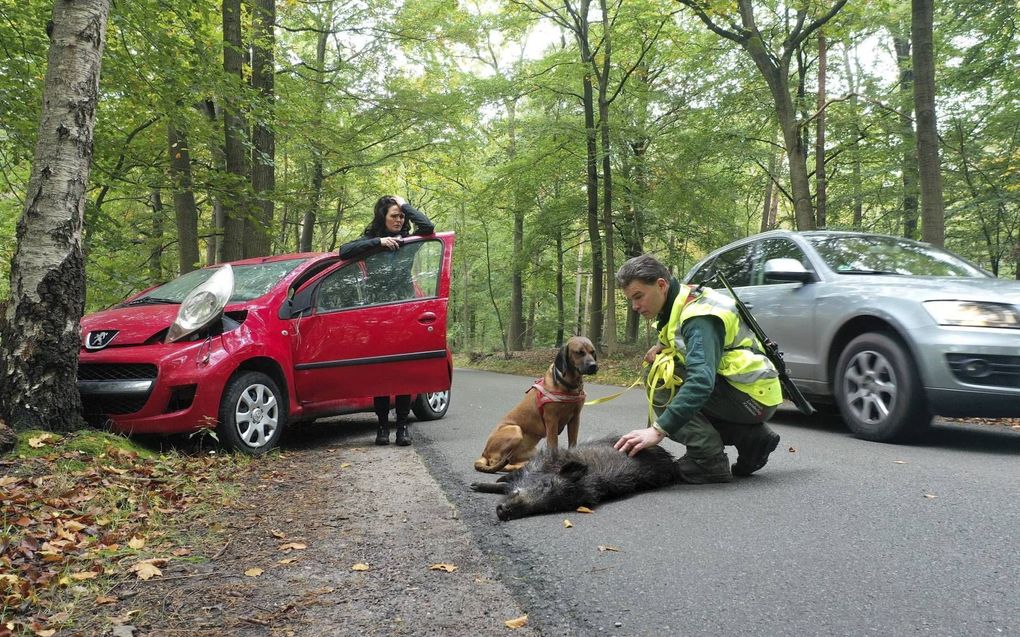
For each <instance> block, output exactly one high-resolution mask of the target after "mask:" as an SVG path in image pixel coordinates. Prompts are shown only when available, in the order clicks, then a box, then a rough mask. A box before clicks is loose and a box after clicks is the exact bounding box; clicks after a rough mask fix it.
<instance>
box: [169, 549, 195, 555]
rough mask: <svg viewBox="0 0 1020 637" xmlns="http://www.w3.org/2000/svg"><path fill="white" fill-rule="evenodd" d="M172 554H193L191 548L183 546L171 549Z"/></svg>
mask: <svg viewBox="0 0 1020 637" xmlns="http://www.w3.org/2000/svg"><path fill="white" fill-rule="evenodd" d="M170 554H171V555H173V556H175V557H184V556H185V555H191V549H186V548H184V547H181V548H179V549H174V550H172V551H170Z"/></svg>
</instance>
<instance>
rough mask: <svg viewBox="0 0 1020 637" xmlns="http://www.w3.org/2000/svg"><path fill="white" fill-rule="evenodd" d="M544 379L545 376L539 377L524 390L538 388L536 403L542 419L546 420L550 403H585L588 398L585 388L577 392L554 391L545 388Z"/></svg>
mask: <svg viewBox="0 0 1020 637" xmlns="http://www.w3.org/2000/svg"><path fill="white" fill-rule="evenodd" d="M544 381H545V377H542V378H539V379H538V380H536V381H535V382H534V383H533V384H532V385H531V387H529V388H528V390H527V391H526V392H524V393H525V394H526V393H528V392H529V391H531V390H532V389H535V390H537V391H536V393H535V404H536V406H537V407H538V415H539V416H541V417H542V420H545V406H546V404H548V403H583V402H584V399H585V398H587V396H585V393H584V390H583V389H582V390H581V391H580V393H577V394H568V393H567V392H562V391H553V390H551V389H546V388H545V382H544Z"/></svg>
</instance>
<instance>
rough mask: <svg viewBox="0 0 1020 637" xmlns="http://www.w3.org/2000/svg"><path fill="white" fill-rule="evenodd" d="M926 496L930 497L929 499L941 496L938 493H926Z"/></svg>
mask: <svg viewBox="0 0 1020 637" xmlns="http://www.w3.org/2000/svg"><path fill="white" fill-rule="evenodd" d="M924 497H926V498H928V499H929V500H934V499H935V498H937V497H939V496H937V495H935V494H933V493H925V494H924Z"/></svg>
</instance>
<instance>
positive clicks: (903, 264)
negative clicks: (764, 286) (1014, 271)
mask: <svg viewBox="0 0 1020 637" xmlns="http://www.w3.org/2000/svg"><path fill="white" fill-rule="evenodd" d="M804 238H805V239H807V240H808V241H809V242H810V243H811V245H812V246H814V248H815V250H817V251H818V255H819V256H821V257H822V260H824V261H825V264H826V265H828V266H829V267H830V268H832V270H833V272H836V273H837V274H899V275H908V276H959V277H980V278H985V277H987V276H988V274H986V273H985V272H984V271H983V270H981V269H979V268H977V267H975V266H973V265H971V264H970V263H968V262H966V261H964V260H963V259H961V258H960V257H958V256H956V255H955V254H952V253H951V252H946V251H945V250H943V249H941V248H936V247H935V246H931V245H926V244H923V243H918V242H916V241H910V240H909V239H900V238H898V237H889V236H874V235H845V236H844V235H805V236H804Z"/></svg>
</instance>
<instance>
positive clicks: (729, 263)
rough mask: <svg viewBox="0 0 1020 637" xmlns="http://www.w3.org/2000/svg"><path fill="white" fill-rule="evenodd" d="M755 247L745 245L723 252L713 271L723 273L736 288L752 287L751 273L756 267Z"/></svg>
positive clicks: (714, 264) (749, 244) (750, 244)
mask: <svg viewBox="0 0 1020 637" xmlns="http://www.w3.org/2000/svg"><path fill="white" fill-rule="evenodd" d="M754 245H755V244H753V243H748V244H744V245H742V246H739V247H736V248H733V249H732V250H729V251H727V252H723V253H722V254H720V255H719V257H718V258H716V260H715V262H714V263H713V264H712V265H713V270H714V271H718V272H722V273H723V275H724V276H725V277H726V280H727V281H729V283H730V285H732V286H733V287H735V288H739V287H743V286H748V285H751V272H752V271H753V267H754Z"/></svg>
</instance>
